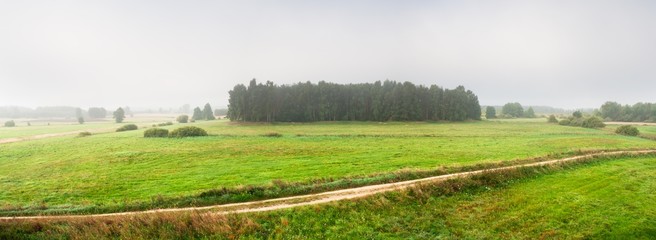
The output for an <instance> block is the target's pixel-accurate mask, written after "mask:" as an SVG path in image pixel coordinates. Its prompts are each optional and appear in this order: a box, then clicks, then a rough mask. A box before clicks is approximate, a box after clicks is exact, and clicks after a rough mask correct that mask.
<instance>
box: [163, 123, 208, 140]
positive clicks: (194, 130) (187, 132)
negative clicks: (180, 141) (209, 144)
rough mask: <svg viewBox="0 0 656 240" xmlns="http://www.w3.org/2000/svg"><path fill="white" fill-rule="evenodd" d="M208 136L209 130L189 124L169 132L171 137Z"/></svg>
mask: <svg viewBox="0 0 656 240" xmlns="http://www.w3.org/2000/svg"><path fill="white" fill-rule="evenodd" d="M201 136H207V132H206V131H205V130H204V129H202V128H199V127H194V126H188V127H181V128H178V129H175V130H173V131H171V133H169V137H178V138H181V137H201Z"/></svg>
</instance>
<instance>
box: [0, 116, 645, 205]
mask: <svg viewBox="0 0 656 240" xmlns="http://www.w3.org/2000/svg"><path fill="white" fill-rule="evenodd" d="M183 125H195V126H199V127H202V128H204V129H206V130H207V131H208V133H209V134H210V136H208V137H197V138H180V139H175V138H143V136H142V135H143V131H144V129H143V128H141V129H139V130H136V131H128V132H107V133H99V134H94V135H91V136H88V137H77V136H62V137H54V138H46V139H39V140H30V141H23V142H16V143H7V144H0V189H2V191H0V207H1V209H0V213H2V211H10V210H11V211H14V210H16V209H22V208H31V209H34V208H38V209H49V208H55V209H75V208H80V207H89V206H112V205H118V204H123V203H130V202H151V201H152V200H153V198H162V197H163V198H175V197H185V196H196V195H198V194H200V193H203V192H206V191H208V190H211V189H219V188H223V187H227V188H234V187H239V186H244V185H254V186H266V185H271V182H272V181H274V180H281V181H285V182H303V181H309V180H313V179H330V178H334V179H340V178H350V177H357V176H365V175H372V174H385V173H391V172H396V171H400V170H429V169H436V168H444V167H465V166H474V165H476V164H486V163H499V162H504V161H510V160H517V159H529V158H538V157H545V156H563V155H570V154H574V153H575V152H579V151H598V150H614V149H646V148H656V142H654V141H652V140H648V139H644V138H638V137H626V136H620V135H617V134H614V133H612V131H609V130H595V129H584V128H577V127H566V126H559V125H555V124H548V123H546V121H544V119H540V121H537V120H533V121H521V120H512V121H480V122H464V123H441V122H437V123H426V122H390V123H377V122H318V123H303V124H294V123H284V124H283V123H278V124H255V123H233V122H229V121H226V120H219V121H208V122H197V123H190V124H175V125H173V126H166V127H164V128H167V129H175V128H177V127H179V126H183ZM113 126H116V127H118V126H120V124H119V125H116V124H114V125H113ZM51 127H52V126H51ZM62 128H63V127H62ZM53 129H56V127H53ZM2 131H5V129H2ZM62 131H63V130H62ZM270 133H278V134H281V135H282V137H268V136H267V134H270ZM2 134H6V133H4V132H0V136H3V135H2Z"/></svg>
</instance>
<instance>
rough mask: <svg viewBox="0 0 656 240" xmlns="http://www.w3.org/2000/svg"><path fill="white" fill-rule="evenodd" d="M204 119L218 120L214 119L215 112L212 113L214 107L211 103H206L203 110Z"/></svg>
mask: <svg viewBox="0 0 656 240" xmlns="http://www.w3.org/2000/svg"><path fill="white" fill-rule="evenodd" d="M203 119H205V120H214V119H216V117H214V111H212V106H210V104H209V103H206V104H205V107H204V108H203Z"/></svg>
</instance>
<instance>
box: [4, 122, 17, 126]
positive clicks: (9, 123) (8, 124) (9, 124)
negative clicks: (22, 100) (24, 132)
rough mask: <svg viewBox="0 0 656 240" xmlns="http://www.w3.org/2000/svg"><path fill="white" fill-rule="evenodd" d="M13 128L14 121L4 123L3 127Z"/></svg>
mask: <svg viewBox="0 0 656 240" xmlns="http://www.w3.org/2000/svg"><path fill="white" fill-rule="evenodd" d="M15 126H16V123H15V122H14V120H9V121H6V122H5V127H15Z"/></svg>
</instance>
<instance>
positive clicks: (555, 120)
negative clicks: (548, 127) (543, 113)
mask: <svg viewBox="0 0 656 240" xmlns="http://www.w3.org/2000/svg"><path fill="white" fill-rule="evenodd" d="M547 122H550V123H558V119H557V118H556V116H555V115H553V114H551V115H549V120H547Z"/></svg>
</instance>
